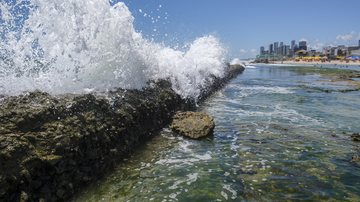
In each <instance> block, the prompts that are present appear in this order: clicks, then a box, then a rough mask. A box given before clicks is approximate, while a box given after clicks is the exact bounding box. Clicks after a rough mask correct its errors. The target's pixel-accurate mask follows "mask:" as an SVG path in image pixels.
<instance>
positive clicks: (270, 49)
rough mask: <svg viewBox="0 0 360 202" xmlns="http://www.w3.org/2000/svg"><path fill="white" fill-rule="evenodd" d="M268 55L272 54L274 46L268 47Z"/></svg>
mask: <svg viewBox="0 0 360 202" xmlns="http://www.w3.org/2000/svg"><path fill="white" fill-rule="evenodd" d="M269 53H270V54H272V53H274V44H270V45H269Z"/></svg>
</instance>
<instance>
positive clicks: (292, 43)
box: [291, 40, 296, 50]
mask: <svg viewBox="0 0 360 202" xmlns="http://www.w3.org/2000/svg"><path fill="white" fill-rule="evenodd" d="M295 43H296V41H295V40H292V41H291V50H294V49H295Z"/></svg>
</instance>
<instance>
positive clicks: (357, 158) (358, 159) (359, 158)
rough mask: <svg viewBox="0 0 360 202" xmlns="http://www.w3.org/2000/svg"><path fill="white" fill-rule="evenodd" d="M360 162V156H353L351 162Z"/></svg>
mask: <svg viewBox="0 0 360 202" xmlns="http://www.w3.org/2000/svg"><path fill="white" fill-rule="evenodd" d="M359 161H360V157H359V156H358V155H356V154H355V155H353V156H352V158H351V162H359Z"/></svg>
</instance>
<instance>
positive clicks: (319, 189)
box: [74, 66, 360, 202]
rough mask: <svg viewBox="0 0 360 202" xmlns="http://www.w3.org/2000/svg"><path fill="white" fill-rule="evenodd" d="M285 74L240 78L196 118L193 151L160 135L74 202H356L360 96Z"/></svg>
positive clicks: (270, 71) (255, 71)
mask: <svg viewBox="0 0 360 202" xmlns="http://www.w3.org/2000/svg"><path fill="white" fill-rule="evenodd" d="M347 87H348V88H350V87H349V86H346V84H344V83H334V82H330V81H328V80H327V79H326V78H322V77H320V76H319V75H311V74H300V73H297V72H296V71H292V70H291V67H284V66H282V67H276V66H266V67H265V66H256V68H251V69H246V70H245V72H244V73H243V74H242V75H239V76H238V77H237V78H236V79H234V80H233V81H232V82H231V83H229V84H228V85H227V86H226V87H225V88H224V89H223V90H221V91H220V92H218V93H216V94H215V95H214V96H213V97H211V98H210V99H208V100H207V101H206V102H205V103H204V104H203V105H202V106H201V107H200V109H199V110H200V111H205V112H207V113H209V114H211V115H212V116H213V117H214V119H215V122H216V128H215V131H214V135H213V136H212V137H209V138H207V139H203V140H200V141H196V140H190V139H185V138H182V137H179V136H177V135H176V134H174V133H172V132H171V131H170V130H168V129H164V130H163V131H162V132H161V134H160V135H158V136H157V137H155V138H153V139H152V140H150V141H149V142H147V143H146V144H145V145H143V146H142V147H141V148H140V149H138V150H137V152H135V153H134V154H133V156H132V157H131V158H129V159H128V160H126V161H124V162H122V163H120V165H119V166H118V168H117V169H116V170H115V171H114V172H113V173H112V174H110V175H109V176H107V177H106V178H105V179H103V180H101V181H100V182H98V183H96V184H94V185H91V186H90V187H88V188H87V189H86V190H85V191H84V192H83V193H81V194H80V195H79V196H77V197H76V198H75V199H74V201H197V202H201V201H204V202H205V201H206V202H208V201H294V200H310V201H327V200H335V201H360V164H358V163H354V162H351V157H352V155H354V154H359V153H360V143H356V142H352V141H351V138H350V135H351V134H352V133H355V132H360V124H359V123H360V116H359V115H360V92H358V91H354V92H347V93H341V92H336V91H334V92H330V93H329V92H323V91H320V90H318V89H319V88H326V89H339V88H341V89H343V88H347Z"/></svg>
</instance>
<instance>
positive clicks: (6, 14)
mask: <svg viewBox="0 0 360 202" xmlns="http://www.w3.org/2000/svg"><path fill="white" fill-rule="evenodd" d="M19 5H20V7H21V9H23V11H22V12H15V11H16V9H14V7H16V6H18V7H19ZM0 9H1V15H0V27H1V28H2V29H1V30H0V32H1V33H0V37H1V40H0V43H1V44H0V45H1V47H0V94H19V93H22V92H23V91H32V90H35V89H40V90H43V91H47V92H50V93H52V94H58V93H67V92H71V93H82V92H84V89H94V90H97V91H106V90H111V89H113V88H115V87H121V88H141V87H143V86H144V85H145V83H146V82H147V81H148V80H150V79H170V80H171V82H172V85H173V88H174V90H175V91H176V92H177V93H179V94H181V95H182V96H183V97H193V98H196V97H197V96H198V95H199V93H200V89H201V87H204V85H205V84H206V83H207V79H208V78H209V75H211V74H212V75H215V76H222V75H223V73H224V69H225V65H224V59H225V54H226V51H225V49H224V48H223V47H222V45H221V43H220V42H219V40H218V39H217V38H215V37H213V36H210V35H209V36H204V37H200V38H198V39H196V40H195V41H194V42H193V43H191V44H190V46H189V48H188V49H187V50H186V51H180V50H176V49H173V48H170V47H166V46H164V45H162V44H157V43H154V42H151V41H150V40H147V39H146V38H144V37H143V36H142V35H141V34H140V33H139V32H137V31H136V30H135V28H134V24H133V21H134V17H133V16H132V14H131V12H130V11H129V9H128V8H127V7H126V5H125V4H124V3H122V2H119V3H116V4H115V5H110V3H109V1H107V0H96V1H95V0H94V1H84V0H64V1H50V0H31V1H30V3H29V1H25V0H23V1H17V3H16V5H11V4H10V3H5V2H1V3H0ZM14 10H15V11H14ZM18 10H19V9H18ZM24 10H25V12H24ZM27 11H28V12H29V15H24V13H26V12H27ZM21 14H22V15H24V16H23V17H22V18H20V19H26V20H25V21H24V22H23V23H22V24H21V26H19V25H17V26H15V25H16V23H17V22H18V21H19V20H18V19H17V18H18V16H19V15H21Z"/></svg>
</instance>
